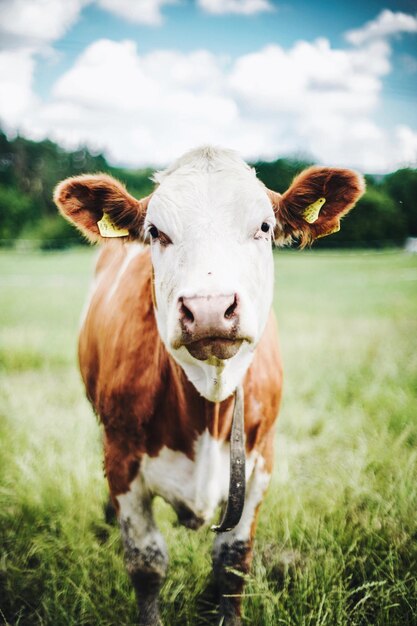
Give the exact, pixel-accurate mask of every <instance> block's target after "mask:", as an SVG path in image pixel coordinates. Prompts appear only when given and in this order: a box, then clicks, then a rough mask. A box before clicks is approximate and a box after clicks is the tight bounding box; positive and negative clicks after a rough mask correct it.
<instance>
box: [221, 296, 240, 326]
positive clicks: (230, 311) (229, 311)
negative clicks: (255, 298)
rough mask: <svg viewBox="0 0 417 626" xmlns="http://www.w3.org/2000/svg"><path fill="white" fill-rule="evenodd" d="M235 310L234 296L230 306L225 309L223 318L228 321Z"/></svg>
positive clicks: (235, 298) (235, 301)
mask: <svg viewBox="0 0 417 626" xmlns="http://www.w3.org/2000/svg"><path fill="white" fill-rule="evenodd" d="M236 309H237V296H236V294H235V296H234V298H233V302H232V304H231V305H230V306H229V307H227V309H226V311H225V313H224V316H225V318H226V319H227V320H229V319H230V318H231V317H233V315H234V314H235V312H236Z"/></svg>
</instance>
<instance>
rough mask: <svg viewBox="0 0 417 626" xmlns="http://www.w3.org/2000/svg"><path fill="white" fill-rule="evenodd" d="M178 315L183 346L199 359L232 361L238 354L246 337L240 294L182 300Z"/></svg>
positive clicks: (180, 300)
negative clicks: (241, 330) (241, 333)
mask: <svg viewBox="0 0 417 626" xmlns="http://www.w3.org/2000/svg"><path fill="white" fill-rule="evenodd" d="M178 313H179V323H180V327H181V341H180V345H183V346H185V347H186V348H187V350H188V351H189V352H190V354H191V355H192V356H193V357H195V358H196V359H199V360H200V361H205V360H207V359H209V358H210V357H216V358H218V359H222V360H223V359H231V358H232V357H233V356H235V354H236V353H237V352H238V350H239V348H240V346H241V344H242V341H243V337H241V336H239V298H238V296H237V294H228V295H212V296H191V297H181V298H179V299H178Z"/></svg>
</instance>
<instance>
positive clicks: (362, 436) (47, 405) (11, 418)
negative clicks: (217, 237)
mask: <svg viewBox="0 0 417 626" xmlns="http://www.w3.org/2000/svg"><path fill="white" fill-rule="evenodd" d="M92 264H93V253H92V252H91V251H89V250H80V251H71V252H66V253H61V254H55V253H49V254H43V255H42V254H35V253H33V254H13V253H10V252H8V253H4V252H2V253H0V294H1V295H0V298H1V306H0V469H1V479H0V498H1V501H0V546H1V554H0V603H1V604H0V608H1V612H0V624H1V623H4V624H13V625H24V626H32V625H37V624H48V625H51V626H64V625H69V624H71V625H77V626H79V625H91V626H98V625H100V626H101V625H103V626H106V625H128V624H133V623H134V621H135V601H134V596H133V592H132V590H131V588H130V585H129V582H128V579H127V576H126V574H125V570H124V565H123V554H122V549H121V542H120V538H119V533H118V530H117V528H115V527H109V526H107V525H106V524H105V523H104V521H103V513H102V507H103V502H104V501H105V499H106V485H105V481H104V478H103V471H102V458H101V442H100V438H101V435H100V429H99V427H98V425H97V424H96V421H95V418H94V417H93V415H92V412H91V410H90V408H89V406H88V403H87V401H86V400H85V399H84V393H83V389H82V385H81V382H80V378H79V374H78V371H77V366H76V334H77V326H78V319H79V316H80V312H81V309H82V306H83V301H84V297H85V294H86V291H87V289H88V283H89V279H90V276H91V268H92ZM276 267H277V289H276V297H275V307H276V311H277V313H278V319H279V325H280V334H281V340H282V350H283V356H284V363H285V373H286V376H285V390H284V391H285V393H284V402H283V407H282V411H281V415H280V419H279V424H278V429H277V440H276V469H275V473H274V476H273V480H272V484H271V488H270V490H269V493H268V496H267V498H266V500H265V502H264V505H263V507H262V510H261V516H260V523H259V529H258V533H257V540H256V556H255V559H254V564H253V569H252V572H251V574H250V575H249V577H248V583H247V587H246V596H247V597H246V599H245V603H244V607H245V623H246V624H248V625H251V626H264V625H265V626H275V625H281V624H286V625H300V626H301V625H303V626H308V625H311V626H313V625H314V626H323V625H328V626H339V625H346V626H354V625H358V626H359V625H365V624H372V625H390V626H391V625H398V626H411V625H412V624H416V623H417V581H416V579H417V516H416V509H417V401H416V396H417V393H416V392H417V350H416V338H417V258H416V257H412V256H407V255H405V254H403V253H401V252H385V253H363V252H361V253H355V252H349V253H336V252H334V253H329V252H278V253H277V255H276ZM156 509H157V517H158V520H159V525H160V527H161V529H162V530H163V532H164V534H165V536H166V538H167V540H168V545H169V552H170V569H169V575H168V579H167V582H166V584H165V586H164V589H163V594H162V607H163V617H164V620H165V624H166V626H177V625H178V626H180V625H181V626H185V625H190V626H192V625H194V624H197V623H199V622H198V619H197V615H198V613H199V608H198V607H199V606H200V605H201V601H200V600H199V597H200V596H201V594H202V593H203V591H204V588H205V585H206V583H207V580H208V577H209V573H210V543H211V541H212V539H213V536H212V533H210V531H209V530H207V529H202V530H200V531H198V532H197V533H192V532H190V531H186V530H185V529H183V528H177V527H174V526H173V522H174V519H175V516H174V514H173V512H172V511H171V509H170V508H169V507H168V506H167V505H165V504H164V503H163V502H162V501H159V500H158V501H157V503H156Z"/></svg>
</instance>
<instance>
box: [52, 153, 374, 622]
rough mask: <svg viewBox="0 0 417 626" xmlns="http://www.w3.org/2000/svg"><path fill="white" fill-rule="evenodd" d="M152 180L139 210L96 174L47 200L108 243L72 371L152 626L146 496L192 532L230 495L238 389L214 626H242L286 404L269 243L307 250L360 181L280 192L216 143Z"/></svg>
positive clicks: (158, 549) (346, 177) (334, 225)
mask: <svg viewBox="0 0 417 626" xmlns="http://www.w3.org/2000/svg"><path fill="white" fill-rule="evenodd" d="M155 182H156V183H157V186H156V189H155V191H154V192H153V194H152V195H151V196H149V197H147V198H144V199H142V200H137V199H135V198H133V197H132V196H131V195H129V194H128V192H127V191H126V189H125V188H124V187H123V186H122V185H121V184H120V183H119V182H117V181H116V180H114V179H113V178H111V177H109V176H107V175H104V174H96V175H85V176H78V177H75V178H69V179H67V180H65V181H64V182H62V183H61V184H60V185H58V187H57V189H56V192H55V201H56V203H57V205H58V207H59V208H60V210H61V212H62V213H63V215H64V216H65V217H66V218H67V219H69V220H70V221H72V222H74V224H75V225H76V226H77V227H78V228H79V229H80V230H81V231H82V232H83V233H84V234H85V235H86V236H87V237H88V238H89V239H90V240H91V241H99V242H102V241H105V240H106V243H105V245H103V247H102V251H101V253H100V257H99V259H98V262H97V268H96V275H95V279H94V284H93V289H92V294H91V297H90V301H89V304H88V308H87V311H86V314H85V317H84V320H83V324H82V329H81V334H80V341H79V359H80V367H81V373H82V376H83V379H84V383H85V386H86V390H87V395H88V398H89V399H90V401H91V403H92V405H93V407H94V410H95V412H96V413H97V414H98V415H99V417H100V420H101V422H102V424H103V426H104V449H105V469H106V475H107V479H108V483H109V487H110V493H111V497H112V500H113V502H114V505H115V507H116V510H117V514H118V519H119V523H120V527H121V533H122V537H123V542H124V547H125V555H126V564H127V569H128V572H129V574H130V576H131V579H132V583H133V585H134V588H135V590H136V594H137V598H138V604H139V615H140V617H139V623H140V624H143V625H147V626H150V625H154V624H159V623H160V619H159V611H158V594H159V589H160V586H161V583H162V581H163V579H164V577H165V574H166V570H167V564H168V558H167V550H166V546H165V542H164V539H163V537H162V535H161V533H160V532H159V530H158V528H157V527H156V525H155V522H154V518H153V515H152V499H153V497H154V496H155V495H160V496H162V497H163V498H164V499H165V500H166V501H167V502H169V503H170V504H171V505H172V506H173V508H174V509H175V511H176V512H177V514H178V518H179V521H180V522H181V523H183V524H185V525H186V526H188V527H189V528H197V527H198V526H200V525H201V524H203V523H206V522H208V521H209V520H210V519H211V518H212V517H213V515H214V514H215V512H216V509H217V507H218V505H219V504H221V503H223V502H224V501H225V500H226V499H227V496H228V488H229V445H230V444H229V440H230V430H231V421H232V409H233V393H234V391H235V390H236V388H237V387H238V386H239V385H240V384H243V390H244V413H245V417H244V419H245V443H246V457H247V458H246V481H247V482H246V500H245V506H244V509H243V514H242V517H241V520H240V522H239V523H238V525H237V526H236V527H235V528H234V529H232V530H230V531H228V532H224V533H220V534H218V535H217V536H216V539H215V541H214V549H213V566H214V570H215V573H216V579H217V581H218V583H219V591H220V617H221V619H223V620H224V621H223V622H222V623H224V624H228V625H231V624H234V625H236V624H239V623H240V617H239V615H240V595H241V593H242V588H243V579H242V576H238V575H237V574H236V573H234V572H233V571H231V570H234V571H235V572H236V571H241V572H246V571H247V570H248V567H249V563H250V560H251V550H252V541H253V536H254V530H255V524H256V516H257V512H258V508H259V505H260V503H261V501H262V498H263V495H264V493H265V490H266V488H267V486H268V483H269V479H270V476H271V471H272V462H273V438H274V423H275V420H276V417H277V413H278V409H279V404H280V397H281V386H282V368H281V358H280V353H279V348H278V341H277V331H276V325H275V321H274V316H273V314H272V312H271V303H272V290H273V256H272V242H273V240H275V241H276V242H277V243H279V244H280V243H285V242H287V241H289V240H291V238H297V239H299V240H300V241H301V243H302V245H305V244H307V243H309V242H311V241H313V240H314V239H315V238H317V237H320V236H323V235H326V234H330V233H331V232H335V231H336V230H338V228H339V221H340V217H341V216H343V215H344V214H345V213H347V212H348V211H349V209H350V208H351V207H352V206H353V205H354V203H355V202H356V200H357V199H358V198H359V197H360V195H361V194H362V193H363V190H364V184H363V180H362V178H361V177H360V176H359V175H358V174H356V173H354V172H352V171H350V170H345V169H333V168H319V167H313V168H310V169H308V170H306V171H304V172H303V173H302V174H300V175H299V176H298V177H297V178H296V179H295V180H294V182H293V184H292V185H291V186H290V188H289V189H288V191H286V192H285V193H284V194H283V195H280V194H278V193H275V192H271V191H269V190H267V189H266V188H265V187H264V185H263V184H262V183H261V182H260V181H259V180H258V179H257V178H256V174H255V171H254V170H253V169H251V168H250V167H248V166H247V165H246V164H245V163H244V162H243V161H242V160H241V159H240V158H239V157H238V156H237V155H236V154H235V153H234V152H232V151H228V150H221V149H217V148H210V147H207V148H201V149H198V150H195V151H192V152H190V153H187V154H186V155H185V156H183V157H182V158H180V159H179V160H178V161H176V162H175V163H174V164H173V165H172V166H171V167H169V168H168V169H167V170H165V171H164V172H160V173H158V174H156V175H155ZM103 216H104V220H105V222H106V223H105V224H104V225H103V222H102V218H103ZM99 222H100V225H98V223H99ZM106 225H107V229H106V228H105V227H106ZM99 226H100V230H99ZM100 233H101V234H100ZM103 235H104V237H103ZM105 235H107V236H109V235H110V236H113V235H122V237H121V238H120V239H116V238H111V239H110V238H106V237H105ZM149 240H150V245H146V243H147V242H148V241H149Z"/></svg>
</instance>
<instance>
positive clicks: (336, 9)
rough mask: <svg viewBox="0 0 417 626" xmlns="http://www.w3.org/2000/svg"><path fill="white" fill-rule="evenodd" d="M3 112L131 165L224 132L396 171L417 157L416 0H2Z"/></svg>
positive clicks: (248, 147) (243, 142)
mask: <svg viewBox="0 0 417 626" xmlns="http://www.w3.org/2000/svg"><path fill="white" fill-rule="evenodd" d="M0 35H1V39H0V41H1V48H0V88H1V87H2V93H3V94H6V97H5V98H4V97H3V98H2V102H0V120H1V123H2V126H3V127H4V128H6V130H7V131H8V132H9V133H13V132H16V130H20V131H21V132H22V133H25V134H26V135H29V136H33V137H34V138H42V137H44V136H50V137H52V138H53V139H55V140H58V141H59V142H60V143H62V144H64V145H66V146H68V147H73V146H75V145H78V144H80V143H87V144H88V145H89V146H91V147H92V148H93V149H97V150H98V149H102V150H104V151H105V153H106V155H107V156H108V158H109V159H110V160H111V161H112V162H114V163H118V164H124V165H129V166H133V167H134V166H142V165H146V164H150V165H157V166H158V165H164V164H165V163H167V162H168V161H169V160H170V159H172V158H175V156H179V154H180V153H181V152H182V151H183V150H184V149H187V148H192V147H194V146H195V145H197V144H199V143H207V141H213V142H215V143H221V144H223V145H227V146H228V147H233V148H236V149H238V150H239V151H240V152H241V153H242V154H243V156H244V157H246V158H249V159H253V158H259V157H261V158H274V157H277V156H285V155H294V154H297V155H300V154H305V155H307V156H311V157H313V158H315V159H316V160H318V161H320V162H323V163H324V162H325V163H329V164H334V165H349V166H355V167H358V168H359V169H362V170H366V171H375V172H382V171H388V170H390V169H394V168H396V167H399V166H402V165H413V166H415V164H416V161H417V106H416V104H417V14H416V3H415V2H411V1H408V0H401V1H398V2H384V3H381V2H378V1H376V0H367V1H362V2H360V1H358V0H355V1H350V2H346V3H334V2H328V1H327V0H326V1H325V0H321V1H320V2H314V3H312V2H305V1H295V2H276V1H275V0H177V1H175V0H66V2H65V3H63V2H60V0H3V2H2V3H1V5H0Z"/></svg>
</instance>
